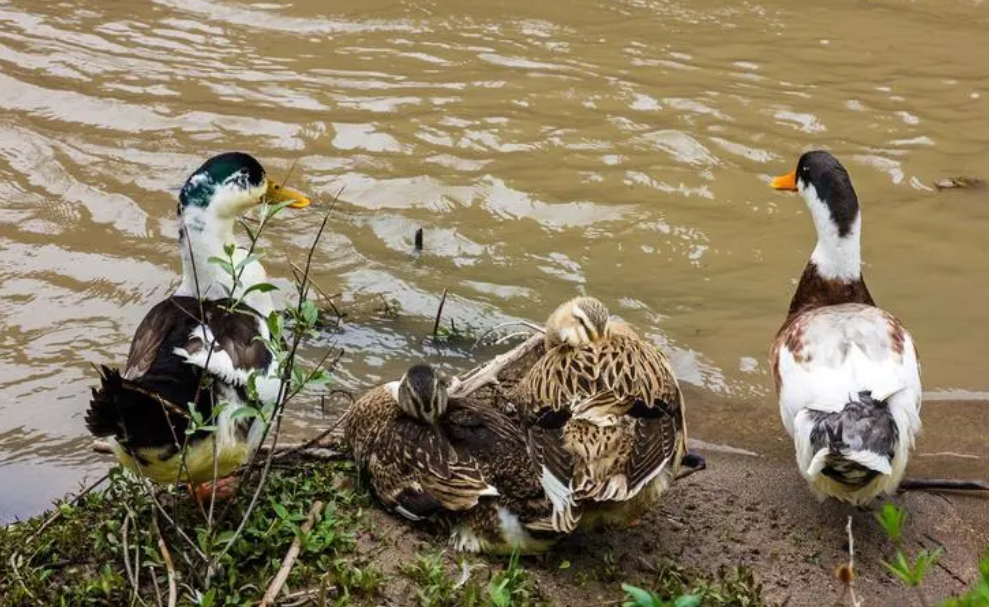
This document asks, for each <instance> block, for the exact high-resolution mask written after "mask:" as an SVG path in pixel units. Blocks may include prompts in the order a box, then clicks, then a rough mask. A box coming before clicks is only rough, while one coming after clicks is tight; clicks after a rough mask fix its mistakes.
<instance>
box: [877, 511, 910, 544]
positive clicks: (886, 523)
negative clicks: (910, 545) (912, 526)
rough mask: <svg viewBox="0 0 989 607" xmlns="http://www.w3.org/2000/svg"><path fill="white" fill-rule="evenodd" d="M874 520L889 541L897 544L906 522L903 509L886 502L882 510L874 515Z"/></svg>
mask: <svg viewBox="0 0 989 607" xmlns="http://www.w3.org/2000/svg"><path fill="white" fill-rule="evenodd" d="M876 520H877V521H879V524H880V525H882V527H883V529H884V530H885V531H886V535H888V536H889V538H890V539H891V540H893V541H894V542H899V541H900V540H901V539H902V538H903V525H904V523H905V522H906V520H907V511H906V510H905V509H903V508H899V507H897V506H896V505H895V504H892V503H890V502H886V503H885V504H883V508H882V510H880V511H879V512H877V513H876Z"/></svg>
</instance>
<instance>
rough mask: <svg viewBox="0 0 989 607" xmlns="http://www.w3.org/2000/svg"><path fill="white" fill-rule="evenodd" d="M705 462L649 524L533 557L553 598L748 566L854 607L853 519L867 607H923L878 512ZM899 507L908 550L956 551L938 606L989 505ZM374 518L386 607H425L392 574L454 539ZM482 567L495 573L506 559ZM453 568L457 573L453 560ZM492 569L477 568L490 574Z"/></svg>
mask: <svg viewBox="0 0 989 607" xmlns="http://www.w3.org/2000/svg"><path fill="white" fill-rule="evenodd" d="M704 455H705V457H706V458H707V462H708V468H707V470H705V471H702V472H699V473H697V474H694V475H692V476H690V477H688V478H685V479H683V480H682V481H680V482H679V483H677V484H676V485H675V486H674V487H673V488H672V489H671V491H670V492H669V493H668V494H667V495H666V496H665V499H664V500H663V501H662V502H661V503H660V504H659V506H658V507H657V508H656V509H655V510H654V511H653V512H652V513H650V514H649V515H647V516H646V517H644V518H643V519H642V522H641V524H640V525H639V526H637V527H634V528H631V529H627V530H621V531H611V532H605V533H596V534H582V535H577V536H574V537H572V538H569V539H568V540H567V541H565V542H564V543H563V544H561V545H559V546H558V547H557V548H556V549H555V550H554V551H553V552H552V553H550V554H549V555H546V556H542V557H532V558H528V559H524V561H523V566H524V567H525V568H526V569H528V570H529V571H530V572H531V574H532V575H533V577H534V579H535V580H536V582H537V584H538V587H539V589H540V590H541V592H542V594H543V595H544V596H546V597H547V598H549V599H550V600H551V601H552V603H553V604H554V605H558V606H560V607H564V606H565V607H585V606H586V607H591V606H606V605H620V604H621V599H622V593H621V590H620V584H621V582H629V583H633V584H640V585H642V586H644V587H649V585H650V582H652V581H654V580H655V579H656V571H657V569H658V568H659V567H660V566H661V565H662V563H664V562H667V561H669V560H673V561H675V562H676V563H678V564H679V565H681V566H684V567H687V568H690V569H696V570H699V571H702V572H708V573H711V574H713V573H715V572H717V571H718V570H719V568H720V567H722V566H728V567H731V566H736V565H743V566H746V567H748V568H750V569H751V570H752V571H753V572H754V573H755V576H756V579H757V581H758V582H760V583H761V584H762V589H763V596H764V598H765V599H766V601H767V604H774V605H788V606H789V607H820V606H829V605H836V604H844V605H848V604H850V603H849V601H848V600H847V598H846V599H844V600H843V601H842V587H841V585H840V584H839V583H838V581H837V580H836V579H835V576H834V570H835V567H836V566H838V565H840V564H842V563H847V561H848V553H847V533H846V530H845V526H846V522H847V518H848V516H851V517H852V519H853V532H854V537H855V563H856V572H857V574H858V577H857V579H856V582H855V589H856V591H857V593H858V594H859V596H860V598H862V599H864V605H866V606H868V607H905V606H908V605H918V604H919V602H918V601H917V598H916V597H915V596H914V595H912V594H911V593H909V592H907V591H905V590H904V589H903V588H902V587H901V586H900V585H899V583H898V582H897V581H896V580H894V579H893V578H892V576H891V575H890V574H888V573H887V572H886V570H885V568H884V566H883V565H882V562H881V561H882V560H884V559H886V560H888V559H890V558H891V556H892V553H893V546H892V543H891V542H890V541H889V540H888V539H887V538H886V537H885V535H884V532H883V530H882V528H881V527H880V526H879V525H878V523H876V522H875V520H874V518H873V513H872V511H871V510H860V509H858V508H855V507H851V506H846V505H843V504H839V503H834V502H830V501H829V502H824V503H821V502H819V501H818V500H817V499H816V498H815V497H814V496H813V495H811V494H810V492H809V490H808V489H807V488H806V485H805V483H804V481H803V479H802V478H800V476H799V474H798V473H797V470H796V468H795V467H794V466H787V465H784V464H781V463H777V462H772V461H769V460H767V459H765V458H761V457H753V456H748V455H739V454H734V453H710V452H708V453H704ZM895 501H896V502H897V503H898V504H899V505H901V506H905V507H906V508H907V509H908V511H909V516H910V518H909V520H908V523H907V531H906V534H905V543H906V547H907V548H908V549H910V550H920V549H922V548H925V547H927V548H933V547H935V546H938V545H943V546H944V547H945V554H944V556H943V558H942V560H941V563H940V564H939V565H938V566H937V567H936V568H935V569H934V570H933V571H932V572H931V573H930V574H929V576H928V580H927V582H925V589H926V594H927V596H928V598H929V599H931V600H932V601H934V600H937V599H941V598H943V597H946V596H948V595H950V594H955V593H959V592H961V591H963V590H964V589H966V588H967V587H968V586H969V585H970V583H971V582H972V581H973V580H974V579H975V577H976V575H977V573H978V571H977V563H978V558H979V556H980V555H981V554H982V553H983V551H984V550H985V549H986V546H987V544H989V499H987V498H986V497H977V496H972V495H960V494H952V495H944V494H929V493H920V492H914V493H906V494H901V495H900V496H898V497H897V498H896V499H895ZM880 504H881V502H878V503H877V504H876V505H877V506H878V505H880ZM372 516H373V517H374V524H373V525H372V526H371V528H372V529H373V531H372V532H371V533H370V534H368V535H367V536H365V537H363V538H361V544H362V545H363V546H364V547H365V549H366V550H367V551H369V552H373V553H374V557H373V558H374V561H375V562H376V563H377V564H378V565H379V566H380V567H381V568H382V569H383V571H384V572H385V573H386V574H388V578H389V583H388V584H387V585H386V586H387V587H386V589H385V591H384V595H383V600H384V602H383V604H385V605H394V606H403V607H404V606H405V605H414V604H415V599H414V593H413V592H412V588H411V587H410V585H409V584H408V583H406V582H403V581H402V580H403V578H402V577H401V576H400V575H393V574H395V573H396V572H397V568H398V566H399V564H400V563H409V562H411V561H414V559H415V555H416V554H417V553H423V552H429V551H431V550H433V551H435V550H437V549H441V548H442V547H443V543H442V542H443V539H442V538H438V537H435V536H432V535H429V534H428V533H427V532H425V531H421V530H418V529H415V528H413V527H411V526H409V525H407V524H405V523H403V522H399V521H397V520H395V519H393V518H391V517H389V516H388V515H386V514H384V513H382V512H378V511H376V512H374V513H373V515H372ZM478 560H479V561H480V562H481V563H482V565H483V564H485V563H487V564H489V565H490V569H492V570H497V569H499V568H501V567H502V566H503V563H504V562H503V561H500V560H495V559H491V560H485V559H478ZM450 566H451V571H452V570H453V569H454V567H455V566H454V565H453V564H452V561H451V565H450ZM483 569H485V567H483V566H481V567H478V568H476V569H475V572H476V571H480V572H481V573H480V575H485V574H484V572H483ZM475 574H477V573H475ZM487 575H490V571H489V572H488V574H487Z"/></svg>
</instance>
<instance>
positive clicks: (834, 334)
mask: <svg viewBox="0 0 989 607" xmlns="http://www.w3.org/2000/svg"><path fill="white" fill-rule="evenodd" d="M806 314H807V316H806V317H805V318H803V319H802V322H803V323H804V324H803V329H804V331H803V335H802V339H801V341H802V349H801V350H800V351H799V352H791V351H790V350H789V349H788V348H787V347H786V346H783V347H781V348H780V352H779V361H778V367H777V370H778V371H779V375H780V414H781V416H782V419H783V424H784V426H785V427H786V430H787V432H789V433H790V435H791V436H792V437H793V439H794V445H795V448H796V457H797V463H798V466H799V468H800V470H801V472H802V473H803V474H804V476H805V477H806V478H807V479H808V481H810V482H811V485H812V487H813V488H814V489H815V490H816V491H818V492H819V493H822V494H824V495H832V496H834V497H838V498H840V499H845V500H847V501H852V502H855V503H863V502H865V501H868V500H869V499H871V498H873V497H875V496H876V495H878V494H879V493H881V492H889V491H892V490H893V489H895V487H896V486H897V485H898V484H899V482H900V480H901V479H902V478H903V474H904V472H905V470H906V464H907V459H908V457H909V452H910V449H912V448H913V444H914V440H915V437H916V435H917V434H918V433H919V431H920V427H921V424H920V407H921V398H922V388H921V383H920V368H919V365H918V363H917V353H916V349H915V348H914V345H913V340H912V339H911V337H910V335H909V334H907V333H906V332H905V331H904V340H903V351H902V353H898V352H897V351H896V349H895V348H894V344H893V342H892V339H891V337H890V332H891V328H892V327H891V325H890V320H889V318H888V317H887V316H886V315H885V314H884V313H883V312H882V311H881V310H879V309H878V308H874V307H871V306H865V305H860V304H843V305H840V306H830V307H827V308H820V309H818V310H813V311H811V312H808V313H806ZM797 358H799V359H800V361H801V362H798V361H797ZM864 390H868V391H870V392H871V393H872V394H873V396H874V398H882V397H883V396H884V395H885V396H886V403H887V405H888V407H889V410H890V413H891V414H892V416H893V420H894V423H895V424H896V427H897V430H898V436H899V439H898V440H897V442H896V445H895V447H894V454H893V458H892V460H891V462H890V463H889V464H887V465H884V464H883V463H881V462H879V461H878V460H877V459H875V458H872V457H865V456H864V455H862V454H858V455H856V456H855V457H856V458H858V459H856V460H855V461H859V463H861V464H862V465H865V466H867V467H869V468H871V469H875V470H878V471H880V472H882V475H881V476H880V477H878V478H877V479H876V480H875V481H873V482H872V483H870V484H869V485H867V486H866V487H864V488H863V489H861V490H857V491H851V492H849V489H848V488H845V487H844V486H842V485H841V484H840V483H836V482H835V481H833V480H831V479H828V478H827V477H824V476H822V475H821V474H820V470H821V468H822V467H823V460H822V458H823V457H824V456H823V455H821V454H820V453H815V452H814V451H813V448H812V447H811V443H810V434H811V431H812V429H813V420H812V415H811V414H810V412H811V411H829V412H840V411H841V410H842V409H844V407H845V404H846V403H848V402H849V400H850V399H851V398H852V397H853V396H855V395H857V394H858V393H859V392H861V391H864ZM825 455H826V454H825ZM876 457H877V458H881V457H880V456H878V455H876ZM881 459H884V458H881ZM866 460H867V461H866Z"/></svg>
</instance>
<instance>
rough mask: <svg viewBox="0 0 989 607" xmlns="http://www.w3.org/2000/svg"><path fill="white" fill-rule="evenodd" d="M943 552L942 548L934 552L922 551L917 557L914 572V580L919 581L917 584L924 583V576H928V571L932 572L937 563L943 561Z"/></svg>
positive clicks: (939, 547)
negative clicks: (931, 569)
mask: <svg viewBox="0 0 989 607" xmlns="http://www.w3.org/2000/svg"><path fill="white" fill-rule="evenodd" d="M943 552H944V549H943V548H942V547H941V546H938V547H937V548H935V549H934V550H922V551H921V552H920V554H918V555H917V560H916V562H915V564H914V570H913V574H914V578H915V579H916V580H917V584H920V583H921V582H922V581H924V576H925V575H927V572H928V570H930V568H931V567H932V566H934V564H935V563H937V562H938V561H939V560H941V554H942V553H943Z"/></svg>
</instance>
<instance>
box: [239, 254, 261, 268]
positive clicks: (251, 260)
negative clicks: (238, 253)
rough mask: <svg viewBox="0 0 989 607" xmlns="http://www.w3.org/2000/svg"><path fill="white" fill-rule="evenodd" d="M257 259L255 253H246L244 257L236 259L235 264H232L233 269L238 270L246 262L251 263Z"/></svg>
mask: <svg viewBox="0 0 989 607" xmlns="http://www.w3.org/2000/svg"><path fill="white" fill-rule="evenodd" d="M257 260H258V256H257V255H254V254H253V253H252V254H250V255H248V256H247V257H245V258H244V259H241V260H240V261H238V262H237V265H236V266H234V269H235V270H240V269H241V268H243V267H244V266H246V265H248V264H251V263H253V262H255V261H257Z"/></svg>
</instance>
